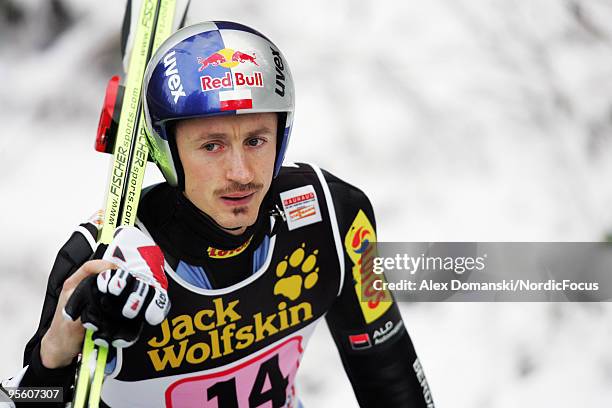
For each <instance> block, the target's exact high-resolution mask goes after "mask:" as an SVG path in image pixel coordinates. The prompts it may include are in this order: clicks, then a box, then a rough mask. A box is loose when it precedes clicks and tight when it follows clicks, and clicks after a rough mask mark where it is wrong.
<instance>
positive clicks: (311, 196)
mask: <svg viewBox="0 0 612 408" xmlns="http://www.w3.org/2000/svg"><path fill="white" fill-rule="evenodd" d="M314 198H315V195H314V193H307V194H300V195H299V196H296V197H291V198H287V199H286V200H283V204H285V205H291V204H297V203H301V202H302V201H306V200H312V199H314Z"/></svg>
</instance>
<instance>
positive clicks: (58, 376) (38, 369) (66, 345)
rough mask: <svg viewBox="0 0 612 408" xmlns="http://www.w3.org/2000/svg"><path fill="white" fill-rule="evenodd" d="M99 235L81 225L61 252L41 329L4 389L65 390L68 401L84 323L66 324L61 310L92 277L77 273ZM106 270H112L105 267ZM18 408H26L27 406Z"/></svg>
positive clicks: (51, 281)
mask: <svg viewBox="0 0 612 408" xmlns="http://www.w3.org/2000/svg"><path fill="white" fill-rule="evenodd" d="M96 234H97V229H96V227H95V225H94V224H92V223H90V222H88V223H84V224H81V225H80V226H79V228H78V229H77V230H76V231H75V232H74V233H73V234H72V236H71V237H70V239H69V240H68V241H67V242H66V243H65V244H64V246H62V248H61V249H60V251H59V253H58V255H57V257H56V259H55V263H54V265H53V268H52V269H51V273H50V275H49V280H48V283H47V290H46V293H45V299H44V303H43V309H42V312H41V317H40V322H39V325H38V329H37V331H36V333H35V334H34V336H32V338H31V339H30V341H29V342H28V343H27V345H26V347H25V351H24V356H23V365H24V368H23V369H22V370H21V371H20V372H19V373H18V374H17V375H15V376H14V377H13V378H12V379H10V380H6V381H4V382H3V386H6V387H9V386H10V387H37V386H48V387H63V388H64V399H67V398H68V397H69V394H68V392H67V391H68V389H69V388H70V386H71V384H72V382H73V379H74V374H75V369H76V356H77V355H78V353H79V352H80V343H81V342H82V338H83V329H82V326H81V325H80V323H78V324H75V323H72V322H66V321H65V320H64V319H63V318H62V316H61V310H62V309H63V305H64V304H65V302H66V300H67V298H68V297H69V296H70V294H71V293H72V291H73V290H74V287H76V285H77V284H78V283H79V282H80V280H81V279H82V278H83V277H84V276H85V275H86V274H88V273H89V272H88V271H83V272H82V273H75V272H76V271H77V270H78V269H79V267H80V266H81V265H82V264H83V263H84V262H85V261H87V259H89V258H90V257H91V255H92V253H93V250H92V246H91V245H92V243H94V242H95V236H96ZM96 262H97V263H100V262H101V261H96ZM103 267H105V268H106V267H108V266H107V265H106V263H104V266H103ZM62 349H63V350H62ZM66 351H67V352H66ZM35 405H36V406H37V407H41V408H42V407H44V406H49V405H47V404H41V403H37V404H35ZM60 405H61V404H60ZM17 406H18V407H25V406H27V404H17ZM50 406H59V405H58V404H55V405H50Z"/></svg>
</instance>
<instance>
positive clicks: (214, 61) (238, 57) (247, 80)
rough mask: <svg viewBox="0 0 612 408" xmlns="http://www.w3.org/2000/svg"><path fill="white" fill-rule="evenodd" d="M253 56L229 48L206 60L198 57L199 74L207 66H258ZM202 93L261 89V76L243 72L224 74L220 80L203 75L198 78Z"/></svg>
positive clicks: (262, 84)
mask: <svg viewBox="0 0 612 408" xmlns="http://www.w3.org/2000/svg"><path fill="white" fill-rule="evenodd" d="M255 58H256V57H255V55H250V54H246V53H244V52H241V51H234V50H232V49H231V48H223V49H222V50H219V51H217V52H214V53H212V54H210V55H209V56H208V57H206V58H202V57H198V63H199V64H200V68H199V69H198V71H199V72H202V71H203V70H204V69H205V68H207V67H209V66H213V67H215V66H221V67H224V68H234V67H236V66H238V65H240V64H243V63H249V64H253V65H255V66H259V64H258V63H257V61H256V60H255ZM200 82H201V85H202V91H203V92H206V91H214V90H219V89H233V88H234V87H251V88H263V86H264V80H263V74H262V73H261V72H259V71H253V72H252V73H251V74H247V73H244V72H226V73H225V75H224V76H223V77H221V78H218V77H213V76H210V75H204V76H202V77H200Z"/></svg>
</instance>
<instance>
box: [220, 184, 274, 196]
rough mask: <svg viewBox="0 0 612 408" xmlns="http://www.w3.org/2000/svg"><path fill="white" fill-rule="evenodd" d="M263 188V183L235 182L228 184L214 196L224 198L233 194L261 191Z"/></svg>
mask: <svg viewBox="0 0 612 408" xmlns="http://www.w3.org/2000/svg"><path fill="white" fill-rule="evenodd" d="M262 188H263V184H262V183H247V184H240V183H236V182H234V183H231V184H228V185H227V186H225V187H223V188H219V189H217V190H215V191H214V194H215V195H216V196H223V195H227V194H233V193H251V192H255V191H259V190H261V189H262Z"/></svg>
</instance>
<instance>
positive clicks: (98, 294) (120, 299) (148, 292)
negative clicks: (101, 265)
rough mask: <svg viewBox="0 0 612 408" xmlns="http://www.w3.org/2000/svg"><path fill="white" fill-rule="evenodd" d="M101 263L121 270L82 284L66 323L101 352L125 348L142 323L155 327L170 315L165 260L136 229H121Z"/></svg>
mask: <svg viewBox="0 0 612 408" xmlns="http://www.w3.org/2000/svg"><path fill="white" fill-rule="evenodd" d="M103 259H104V260H107V261H110V262H113V263H114V264H116V265H117V266H119V268H120V269H117V270H106V271H104V272H101V273H100V274H98V275H95V276H89V277H87V278H85V279H83V281H82V282H81V283H80V284H79V285H78V286H77V288H76V289H75V291H74V292H73V294H72V295H71V296H70V298H69V299H68V302H67V303H66V307H65V308H64V311H63V312H64V317H65V318H67V319H70V320H73V321H74V320H76V319H78V318H79V317H80V318H81V322H82V323H83V326H84V327H85V328H87V329H91V330H93V331H94V334H93V339H94V343H95V344H97V345H99V346H106V347H108V345H109V344H112V345H113V346H114V347H118V348H121V347H129V346H131V345H132V344H134V343H135V342H136V341H137V340H138V337H139V336H140V332H141V331H142V328H143V325H144V324H145V323H146V324H149V325H152V326H155V325H158V324H160V323H161V322H162V321H163V320H164V319H165V318H166V316H167V315H168V312H169V311H170V300H169V299H168V292H167V288H168V281H167V280H166V275H165V273H164V256H163V253H162V251H161V249H160V248H159V247H158V246H157V245H155V243H154V242H153V241H152V240H151V238H149V237H147V236H146V235H145V234H144V233H143V232H142V231H140V230H139V229H137V228H135V227H120V228H118V229H117V231H116V232H115V238H114V239H113V241H112V242H111V244H110V245H109V246H108V248H107V249H106V251H105V253H104V256H103Z"/></svg>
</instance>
